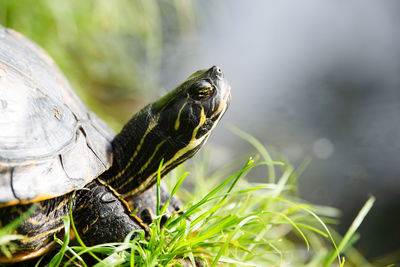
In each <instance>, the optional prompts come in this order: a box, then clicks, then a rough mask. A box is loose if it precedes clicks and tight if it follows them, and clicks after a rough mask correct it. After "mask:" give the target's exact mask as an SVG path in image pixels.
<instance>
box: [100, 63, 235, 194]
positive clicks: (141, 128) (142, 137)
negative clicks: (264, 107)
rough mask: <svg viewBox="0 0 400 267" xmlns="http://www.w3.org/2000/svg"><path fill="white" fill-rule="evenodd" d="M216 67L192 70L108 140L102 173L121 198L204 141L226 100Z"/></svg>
mask: <svg viewBox="0 0 400 267" xmlns="http://www.w3.org/2000/svg"><path fill="white" fill-rule="evenodd" d="M230 89H231V88H230V86H229V84H228V82H227V81H226V80H225V78H224V74H223V73H222V71H221V69H220V68H218V67H216V66H213V67H211V68H210V69H207V70H201V71H197V72H196V73H194V74H193V75H191V76H190V77H189V78H188V79H187V80H186V81H184V82H183V83H182V84H181V85H179V86H178V87H177V88H175V89H174V90H172V91H171V92H169V93H168V94H166V95H165V96H163V97H162V98H160V99H159V100H157V101H156V102H154V103H152V104H150V105H148V106H146V107H145V108H143V109H142V110H141V111H140V112H138V113H137V114H136V115H135V116H134V117H133V118H132V119H131V120H130V121H129V122H128V123H127V124H126V125H125V127H124V128H123V129H122V131H121V133H119V134H118V135H117V136H116V137H115V139H114V140H113V153H114V163H113V166H112V167H111V168H110V169H109V170H108V171H107V172H106V173H105V174H104V175H103V176H102V179H104V180H106V181H107V183H108V184H110V185H111V186H112V187H113V188H114V189H116V190H117V191H118V192H119V193H120V194H121V195H122V196H123V197H125V198H133V197H136V196H138V195H140V194H141V193H143V192H144V191H145V190H147V189H149V188H150V187H151V186H152V185H154V183H155V182H156V180H157V170H158V168H159V166H160V162H161V160H164V163H163V165H162V169H161V176H164V175H165V174H167V173H168V172H169V171H171V170H172V169H174V168H175V167H176V166H178V165H179V164H181V163H182V162H184V161H185V160H187V159H189V158H191V157H192V156H193V155H194V154H195V153H196V152H197V151H198V150H199V149H200V148H201V147H202V146H203V145H204V144H205V142H206V141H207V139H208V137H209V135H210V133H211V131H212V130H213V129H214V128H215V126H216V125H217V124H218V122H219V120H220V119H221V117H222V116H223V114H224V113H225V111H226V109H227V108H228V106H229V103H230Z"/></svg>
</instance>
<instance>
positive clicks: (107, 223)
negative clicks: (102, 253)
mask: <svg viewBox="0 0 400 267" xmlns="http://www.w3.org/2000/svg"><path fill="white" fill-rule="evenodd" d="M73 218H74V222H75V225H76V226H77V230H78V233H79V235H80V237H81V238H82V240H83V241H84V243H85V244H87V245H95V244H101V243H108V242H120V241H123V240H124V238H125V237H126V235H127V234H129V233H130V232H132V231H134V230H141V229H142V230H143V229H144V228H145V226H144V225H143V223H142V222H141V220H140V219H138V218H136V216H132V215H130V211H129V209H128V207H127V205H125V203H123V201H121V199H120V198H119V197H118V195H117V194H116V193H115V191H113V190H112V189H110V188H108V187H107V186H105V185H103V184H101V183H100V182H98V181H97V180H95V181H93V182H91V183H90V184H88V185H87V186H86V187H85V189H82V190H80V191H78V192H77V197H76V202H75V209H74V211H73Z"/></svg>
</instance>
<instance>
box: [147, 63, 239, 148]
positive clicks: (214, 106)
mask: <svg viewBox="0 0 400 267" xmlns="http://www.w3.org/2000/svg"><path fill="white" fill-rule="evenodd" d="M230 89H231V88H230V86H229V84H228V82H227V80H226V79H225V78H224V74H223V73H222V70H221V69H220V68H219V67H217V66H213V67H211V68H209V69H206V70H200V71H197V72H195V73H194V74H192V75H191V76H190V77H189V78H188V79H187V80H186V81H184V82H183V83H182V84H181V85H179V86H178V87H177V88H176V89H175V90H173V91H171V92H170V93H169V94H167V95H165V96H164V97H163V98H161V99H160V100H158V101H157V102H155V103H154V104H153V106H152V113H153V114H154V116H155V117H157V118H158V124H159V126H160V127H159V129H160V133H162V134H163V135H164V136H165V137H166V138H171V139H172V140H174V142H183V143H185V145H189V146H190V147H192V148H195V147H197V146H199V145H200V146H201V145H202V144H204V142H205V141H206V140H207V138H208V136H209V135H210V133H211V131H212V130H213V129H214V127H215V126H216V125H217V124H218V122H219V120H220V119H221V117H222V116H223V114H224V113H225V111H226V109H227V108H228V106H229V103H230ZM198 148H199V147H198ZM198 148H197V149H198Z"/></svg>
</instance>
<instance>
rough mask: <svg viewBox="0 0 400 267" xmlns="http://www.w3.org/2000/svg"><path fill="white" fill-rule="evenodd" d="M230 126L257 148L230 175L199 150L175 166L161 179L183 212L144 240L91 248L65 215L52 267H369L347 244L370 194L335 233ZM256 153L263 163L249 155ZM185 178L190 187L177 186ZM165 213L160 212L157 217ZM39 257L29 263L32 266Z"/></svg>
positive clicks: (327, 210)
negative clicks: (259, 178)
mask: <svg viewBox="0 0 400 267" xmlns="http://www.w3.org/2000/svg"><path fill="white" fill-rule="evenodd" d="M234 131H235V132H236V133H238V134H239V135H240V136H242V137H244V138H246V139H247V140H248V141H249V142H250V143H251V144H252V145H254V147H255V148H256V149H257V151H258V152H257V153H256V154H255V156H254V158H250V159H249V160H248V161H247V162H244V163H243V166H242V167H237V170H236V171H233V173H232V174H230V175H228V173H229V172H230V171H229V169H231V168H232V167H230V168H222V169H219V170H217V171H215V172H213V173H210V172H209V170H208V159H207V156H206V155H207V154H206V153H203V154H202V156H199V157H198V159H197V161H195V166H194V168H193V170H194V171H193V172H192V173H189V174H188V173H187V172H185V171H184V170H185V168H186V167H185V166H180V167H178V168H177V169H176V170H175V171H174V172H173V173H172V174H170V175H169V177H167V178H166V179H167V180H168V181H169V183H170V184H173V185H175V186H174V187H173V189H172V190H171V192H172V194H175V193H177V194H178V195H179V196H180V197H181V199H183V200H184V202H185V207H184V212H183V214H181V215H180V216H177V215H176V214H175V215H173V216H171V217H170V218H169V219H168V220H167V222H166V223H165V225H164V226H163V227H161V226H160V218H161V216H159V217H158V219H156V220H155V222H154V223H153V224H152V225H150V227H149V232H150V235H149V237H147V238H145V235H144V232H143V231H139V232H138V233H137V234H136V235H134V234H133V233H131V235H129V236H127V237H126V239H125V241H124V242H122V243H112V244H100V245H97V246H93V247H87V246H85V244H84V243H83V242H82V241H81V240H80V239H79V236H78V235H77V233H76V230H75V228H74V223H73V217H72V216H71V215H70V216H69V217H66V218H65V220H64V222H65V232H66V233H67V234H66V235H65V237H64V239H63V240H61V239H58V238H56V237H55V240H56V242H57V243H59V244H60V247H59V248H58V249H57V250H56V251H53V252H51V254H50V256H49V255H47V256H46V257H47V261H50V266H70V265H72V266H73V265H78V266H93V265H94V266H179V265H180V264H181V262H182V261H183V260H185V261H188V262H192V263H194V262H195V260H198V261H199V260H200V261H202V262H203V263H204V264H205V265H206V266H309V267H312V266H371V265H370V264H369V263H368V262H367V261H366V260H365V259H364V258H363V257H362V256H361V255H360V254H359V253H357V252H356V250H355V249H354V248H353V247H352V245H353V243H354V241H355V240H356V238H355V237H356V235H355V233H356V230H357V228H358V227H359V225H360V224H361V222H362V221H363V219H364V218H365V216H366V215H367V213H368V211H369V210H370V208H371V206H372V204H373V202H374V199H373V198H371V199H370V200H368V201H367V203H366V204H365V206H364V207H363V208H362V209H361V211H360V213H359V215H358V216H357V218H356V219H355V220H354V223H353V224H352V225H351V227H350V228H349V230H348V232H347V234H346V235H345V236H344V237H343V238H341V237H340V236H339V235H338V234H337V233H336V232H335V231H334V230H333V228H332V226H334V225H335V224H336V223H337V222H338V214H339V212H338V211H337V210H336V209H334V208H331V207H321V206H316V205H312V204H310V203H306V202H304V201H302V200H301V199H300V198H299V197H298V195H297V175H296V174H297V173H298V170H296V169H294V168H293V167H292V166H291V165H290V164H288V163H284V162H279V161H273V160H271V157H270V156H269V154H268V153H267V152H266V150H265V148H264V147H263V146H261V144H260V143H259V142H258V141H257V140H256V139H254V138H249V136H247V134H245V133H243V132H241V131H239V130H234ZM259 157H260V158H261V160H255V158H259ZM265 158H267V159H268V160H265ZM264 166H266V168H265V167H264ZM256 168H261V169H262V170H265V171H266V175H265V176H266V182H265V183H251V182H249V181H248V180H249V179H250V177H251V172H252V171H253V170H254V169H256ZM277 173H279V174H280V175H279V177H278V176H277ZM271 175H274V177H271ZM185 178H187V180H188V181H185V182H190V185H189V186H190V187H192V190H190V191H188V190H187V189H185V188H183V187H180V185H181V184H182V182H183V181H184V179H185ZM165 210H166V207H164V208H163V209H161V210H158V214H160V215H162V214H163V213H164V212H165ZM16 223H18V222H16ZM16 223H15V224H13V225H12V226H10V227H9V228H7V227H5V228H3V229H2V230H0V247H1V248H4V247H7V248H11V249H12V246H10V242H9V241H10V240H12V239H13V238H14V236H12V235H11V236H10V235H6V234H5V233H6V230H7V231H9V230H10V229H11V228H13V227H15V225H16ZM70 228H72V229H73V231H74V232H75V235H76V236H77V240H75V241H71V238H70V236H69V229H70ZM18 238H20V237H18ZM1 240H6V243H5V242H4V241H3V243H1ZM49 258H50V259H49ZM88 260H89V262H90V263H86V261H88ZM43 261H44V260H42V259H37V260H35V262H39V263H38V265H37V266H40V264H41V263H42V262H43ZM93 262H94V263H93Z"/></svg>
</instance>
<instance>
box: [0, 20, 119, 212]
mask: <svg viewBox="0 0 400 267" xmlns="http://www.w3.org/2000/svg"><path fill="white" fill-rule="evenodd" d="M113 136H114V133H113V132H112V131H111V130H110V128H108V126H107V125H106V124H105V123H104V122H103V121H101V120H100V119H99V118H98V117H97V116H96V115H94V114H93V113H91V112H90V111H89V110H88V109H87V108H86V107H85V105H84V104H83V103H82V102H81V100H80V99H79V98H78V96H77V95H76V94H75V93H74V91H73V90H72V89H71V87H70V85H69V84H68V81H67V80H66V78H65V77H64V76H63V74H62V73H61V72H60V70H59V69H58V67H57V66H56V64H55V63H54V61H53V60H52V59H51V58H50V57H49V56H48V55H47V54H46V53H45V52H44V51H43V50H42V49H41V48H39V47H38V46H37V45H35V44H34V43H33V42H32V41H30V40H28V39H27V38H25V37H24V36H22V35H21V34H19V33H17V32H15V31H13V30H10V29H7V28H4V27H2V26H0V206H4V205H12V204H18V203H29V202H34V201H38V200H43V199H48V198H53V197H56V196H59V195H63V194H65V193H67V192H70V191H72V190H74V189H77V188H82V187H83V186H84V185H85V184H87V183H88V182H89V181H91V180H93V179H94V178H96V177H97V176H99V175H100V174H101V173H103V172H104V171H105V170H106V169H108V168H109V167H110V165H111V160H112V153H111V139H112V138H113Z"/></svg>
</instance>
